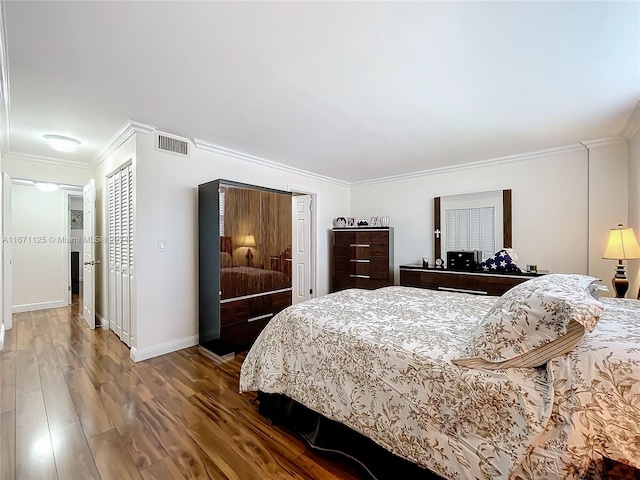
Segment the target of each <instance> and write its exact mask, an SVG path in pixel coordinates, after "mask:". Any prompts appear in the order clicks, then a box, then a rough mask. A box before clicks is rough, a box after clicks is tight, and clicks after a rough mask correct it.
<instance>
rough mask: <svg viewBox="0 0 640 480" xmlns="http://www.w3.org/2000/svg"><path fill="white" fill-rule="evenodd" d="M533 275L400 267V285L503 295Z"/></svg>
mask: <svg viewBox="0 0 640 480" xmlns="http://www.w3.org/2000/svg"><path fill="white" fill-rule="evenodd" d="M530 278H532V277H531V276H526V275H522V276H516V275H501V274H486V273H481V272H478V273H460V272H453V271H450V270H449V271H448V270H439V271H436V270H431V271H427V270H421V269H405V268H402V267H400V285H402V286H405V287H419V288H428V289H432V290H444V291H454V292H455V291H460V292H467V293H476V294H480V295H502V294H503V293H504V292H506V291H507V290H509V289H510V288H512V287H514V286H516V285H518V284H520V283H522V282H526V281H527V280H529V279H530Z"/></svg>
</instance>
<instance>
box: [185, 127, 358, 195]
mask: <svg viewBox="0 0 640 480" xmlns="http://www.w3.org/2000/svg"><path fill="white" fill-rule="evenodd" d="M193 144H194V145H195V146H196V148H198V149H200V150H205V151H207V152H213V153H217V154H219V155H225V156H227V157H233V158H238V159H240V160H245V161H247V162H251V163H255V164H257V165H263V166H266V167H270V168H275V169H277V170H282V171H284V172H290V173H295V174H298V175H302V176H305V177H309V178H315V179H316V180H322V181H323V182H329V183H335V184H336V185H342V186H344V187H348V186H349V185H350V183H349V182H345V181H344V180H339V179H337V178H333V177H326V176H324V175H319V174H317V173H313V172H309V171H307V170H302V169H300V168H296V167H290V166H289V165H285V164H283V163H279V162H274V161H273V160H267V159H266V158H262V157H258V156H256V155H251V154H249V153H244V152H241V151H239V150H234V149H232V148H228V147H224V146H222V145H217V144H215V143H211V142H207V141H206V140H200V139H198V138H194V139H193Z"/></svg>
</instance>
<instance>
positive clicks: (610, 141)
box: [580, 137, 627, 149]
mask: <svg viewBox="0 0 640 480" xmlns="http://www.w3.org/2000/svg"><path fill="white" fill-rule="evenodd" d="M580 143H581V144H582V145H584V146H585V147H587V148H588V149H592V148H603V147H610V146H612V145H624V144H626V143H627V142H626V141H625V140H624V138H621V137H611V138H602V139H600V140H585V141H584V142H580Z"/></svg>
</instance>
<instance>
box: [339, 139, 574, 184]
mask: <svg viewBox="0 0 640 480" xmlns="http://www.w3.org/2000/svg"><path fill="white" fill-rule="evenodd" d="M583 148H584V146H583V145H582V144H580V143H576V144H572V145H565V146H562V147H554V148H546V149H544V150H536V151H533V152H528V153H518V154H516V155H508V156H506V157H498V158H491V159H488V160H479V161H477V162H469V163H460V164H457V165H449V166H446V167H437V168H429V169H426V170H420V171H417V172H411V173H402V174H400V175H391V176H388V177H380V178H374V179H371V180H362V181H360V182H353V183H352V184H351V186H352V187H360V186H364V185H373V184H376V183H386V182H395V181H398V180H406V179H409V178H419V177H427V176H430V175H439V174H441V173H449V172H457V171H460V170H469V169H472V168H478V167H487V166H491V165H501V164H504V163H512V162H521V161H523V160H530V159H532V158H539V157H548V156H550V155H558V154H561V153H568V152H575V151H582V150H583Z"/></svg>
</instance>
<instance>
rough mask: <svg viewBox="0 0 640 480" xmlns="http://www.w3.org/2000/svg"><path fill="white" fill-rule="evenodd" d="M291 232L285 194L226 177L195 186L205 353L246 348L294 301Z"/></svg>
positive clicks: (201, 321)
mask: <svg viewBox="0 0 640 480" xmlns="http://www.w3.org/2000/svg"><path fill="white" fill-rule="evenodd" d="M291 230H292V223H291V194H290V193H288V192H282V191H279V190H272V189H268V188H262V187H256V186H253V185H246V184H243V183H237V182H231V181H228V180H215V181H212V182H209V183H205V184H203V185H200V186H199V187H198V244H199V333H200V347H202V348H203V352H204V353H210V352H213V353H214V354H216V355H226V354H228V353H232V352H235V351H241V350H244V349H246V348H248V347H249V346H250V345H251V344H252V343H253V341H254V340H255V339H256V337H257V336H258V334H259V333H260V332H261V331H262V329H263V328H264V326H265V325H266V324H267V323H268V322H269V320H270V319H271V318H272V317H273V316H274V315H275V314H276V313H278V312H279V311H281V310H283V309H285V308H286V307H288V306H289V305H291V239H292V238H291ZM249 232H251V233H249Z"/></svg>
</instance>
